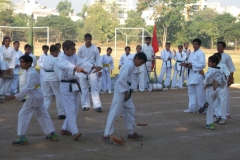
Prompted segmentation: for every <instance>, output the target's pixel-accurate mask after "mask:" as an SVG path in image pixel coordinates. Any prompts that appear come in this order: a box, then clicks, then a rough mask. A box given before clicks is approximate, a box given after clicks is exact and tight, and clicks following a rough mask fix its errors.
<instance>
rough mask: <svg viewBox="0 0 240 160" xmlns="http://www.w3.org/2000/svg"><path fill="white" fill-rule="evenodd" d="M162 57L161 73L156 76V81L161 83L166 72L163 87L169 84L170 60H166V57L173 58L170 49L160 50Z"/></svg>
mask: <svg viewBox="0 0 240 160" xmlns="http://www.w3.org/2000/svg"><path fill="white" fill-rule="evenodd" d="M160 56H161V59H162V61H163V62H162V69H161V73H160V75H159V77H158V82H159V83H162V80H163V77H164V74H165V73H166V78H165V80H164V85H165V87H167V86H170V79H171V72H172V66H173V65H172V61H171V60H168V58H173V57H174V54H173V53H172V52H171V51H167V50H166V49H165V50H163V51H162V52H161V55H160Z"/></svg>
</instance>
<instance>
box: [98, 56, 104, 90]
mask: <svg viewBox="0 0 240 160" xmlns="http://www.w3.org/2000/svg"><path fill="white" fill-rule="evenodd" d="M100 58H101V62H102V59H103V56H100ZM102 77H103V73H102V76H101V77H98V78H97V81H98V92H99V93H100V92H101V89H102V88H103V84H102V81H103V78H102Z"/></svg>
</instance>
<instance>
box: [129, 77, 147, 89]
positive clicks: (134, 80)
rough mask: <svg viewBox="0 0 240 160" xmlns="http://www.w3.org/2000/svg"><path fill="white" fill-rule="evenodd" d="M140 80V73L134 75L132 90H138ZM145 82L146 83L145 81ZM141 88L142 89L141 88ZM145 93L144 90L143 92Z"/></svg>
mask: <svg viewBox="0 0 240 160" xmlns="http://www.w3.org/2000/svg"><path fill="white" fill-rule="evenodd" d="M139 82H140V79H139V74H138V73H133V79H132V89H133V90H136V89H138V85H139ZM143 82H144V81H143ZM139 88H140V87H139ZM143 91H144V90H143Z"/></svg>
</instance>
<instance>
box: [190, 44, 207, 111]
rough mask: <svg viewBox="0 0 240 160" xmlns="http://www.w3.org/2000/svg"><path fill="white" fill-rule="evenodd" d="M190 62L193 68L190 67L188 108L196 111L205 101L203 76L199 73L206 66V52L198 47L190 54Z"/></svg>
mask: <svg viewBox="0 0 240 160" xmlns="http://www.w3.org/2000/svg"><path fill="white" fill-rule="evenodd" d="M188 62H189V63H192V68H190V69H188V97H189V108H188V110H189V111H190V112H196V111H197V110H198V107H199V108H200V107H203V105H204V103H205V97H204V86H203V77H202V75H200V74H199V71H201V70H203V69H204V68H205V66H206V62H205V54H204V53H203V52H202V51H201V50H200V49H198V50H197V51H194V52H192V53H191V54H190V56H189V58H188ZM197 103H198V107H197Z"/></svg>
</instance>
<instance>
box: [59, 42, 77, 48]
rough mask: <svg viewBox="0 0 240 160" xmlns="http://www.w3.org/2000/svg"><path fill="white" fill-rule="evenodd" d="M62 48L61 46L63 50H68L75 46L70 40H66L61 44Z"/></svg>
mask: <svg viewBox="0 0 240 160" xmlns="http://www.w3.org/2000/svg"><path fill="white" fill-rule="evenodd" d="M62 46H63V49H70V48H71V47H73V46H74V47H75V46H76V44H75V43H74V42H73V41H71V40H66V41H65V42H63V44H62Z"/></svg>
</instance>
